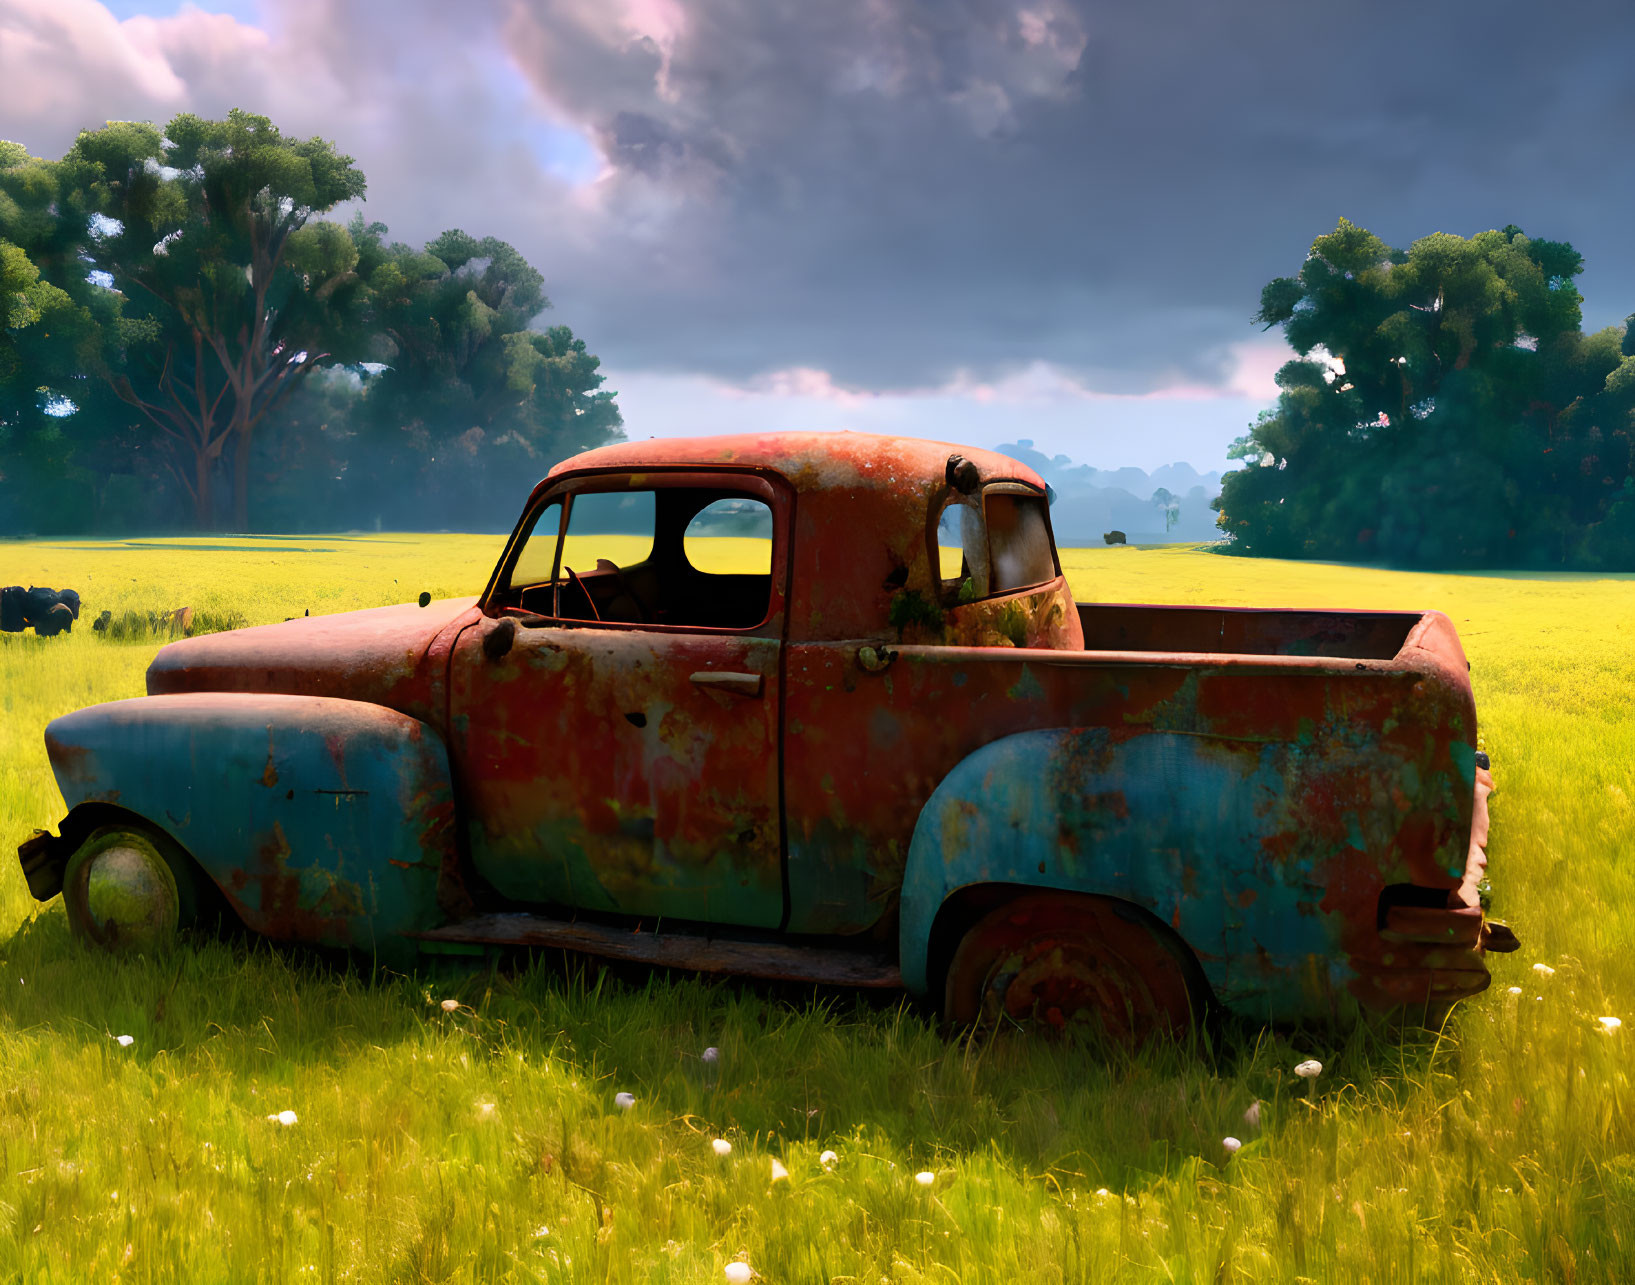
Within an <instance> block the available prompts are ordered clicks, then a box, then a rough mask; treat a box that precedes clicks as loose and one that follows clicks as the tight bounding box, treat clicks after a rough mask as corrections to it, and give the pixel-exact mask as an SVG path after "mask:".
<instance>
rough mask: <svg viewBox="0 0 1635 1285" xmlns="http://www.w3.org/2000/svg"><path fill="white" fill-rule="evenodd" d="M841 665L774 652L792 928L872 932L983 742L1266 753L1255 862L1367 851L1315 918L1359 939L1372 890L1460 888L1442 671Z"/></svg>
mask: <svg viewBox="0 0 1635 1285" xmlns="http://www.w3.org/2000/svg"><path fill="white" fill-rule="evenodd" d="M856 652H857V648H856V647H855V646H848V645H845V644H815V645H806V646H801V645H795V646H792V647H791V648H790V654H789V663H788V671H787V672H788V685H787V693H788V694H787V698H786V699H787V706H786V729H787V732H786V735H787V739H786V758H785V783H786V784H785V800H786V815H787V828H788V845H789V847H788V851H789V881H790V899H791V920H790V925H789V926H790V928H791V930H793V931H803V932H861V931H864V930H866V929H867V928H869V927H870V926H871V925H873V924H874V923H875V922H876V921H878V920H880V919H881V917H882V916H884V915H885V914H887V913H888V912H889V911H890V910H891V908H892V907H893V905H894V904H895V900H896V896H897V891H898V889H899V887H900V885H901V881H902V878H903V873H904V868H905V864H906V860H907V856H908V848H909V842H910V840H911V838H912V836H913V834H914V829H915V825H916V823H917V821H918V819H919V816H920V811H921V809H922V808H923V807H924V806H925V804H926V801H927V800H928V799H930V797H931V793H932V791H933V790H935V789H936V788H937V786H938V785H939V784H940V783H941V782H942V780H943V779H944V778H945V777H946V776H947V775H948V774H949V772H951V771H952V770H953V769H954V768H955V766H956V765H958V764H959V763H960V762H961V761H962V760H963V759H965V758H966V757H967V756H968V755H970V754H972V753H974V752H975V751H977V750H979V749H981V748H982V747H983V746H984V745H986V744H988V743H989V742H991V741H994V740H997V739H999V738H1001V737H1004V736H1009V735H1013V734H1015V733H1018V732H1026V731H1035V730H1042V729H1052V728H1058V729H1059V728H1066V729H1089V728H1105V729H1108V731H1109V733H1110V734H1111V735H1112V736H1113V737H1114V739H1115V740H1117V741H1124V740H1128V739H1130V738H1133V737H1137V736H1141V735H1144V734H1148V733H1162V734H1164V735H1165V736H1166V737H1169V738H1172V739H1173V738H1174V737H1193V738H1204V739H1206V740H1208V741H1211V742H1213V743H1215V744H1216V745H1218V746H1220V747H1229V746H1240V747H1241V750H1240V751H1234V752H1239V753H1242V754H1245V755H1249V756H1250V757H1251V758H1252V757H1253V756H1255V755H1258V754H1260V753H1261V752H1263V749H1264V750H1265V751H1268V752H1272V753H1275V754H1276V755H1277V756H1279V761H1280V762H1282V763H1285V764H1286V769H1285V770H1286V772H1287V773H1288V776H1289V780H1290V781H1291V782H1294V783H1296V784H1295V787H1294V792H1293V794H1292V796H1291V797H1293V798H1295V799H1297V800H1298V810H1297V811H1293V812H1291V813H1289V818H1290V820H1289V824H1288V825H1286V826H1278V827H1273V828H1271V829H1266V828H1264V827H1261V828H1260V829H1259V831H1258V833H1259V838H1258V840H1257V842H1258V843H1259V844H1260V845H1261V846H1262V848H1263V849H1264V851H1265V854H1266V857H1267V859H1278V858H1279V857H1281V856H1287V855H1288V854H1291V853H1296V852H1299V853H1305V852H1306V851H1307V847H1309V845H1310V843H1311V842H1313V841H1314V840H1313V839H1312V838H1311V836H1313V835H1317V834H1320V835H1322V836H1323V838H1322V842H1324V843H1329V844H1333V843H1340V842H1342V841H1344V842H1345V843H1346V845H1347V846H1351V847H1354V848H1355V849H1356V850H1357V851H1360V852H1366V853H1367V854H1368V861H1367V867H1368V871H1367V873H1366V874H1365V875H1358V876H1356V877H1355V878H1354V879H1352V880H1351V881H1349V882H1346V881H1342V882H1340V883H1332V882H1331V884H1330V887H1329V888H1328V890H1327V892H1326V893H1325V898H1326V901H1327V904H1328V908H1329V909H1330V910H1331V911H1332V912H1333V913H1338V914H1341V915H1343V916H1345V917H1347V918H1349V919H1355V920H1356V921H1357V922H1358V923H1363V922H1365V921H1366V922H1367V923H1368V924H1370V925H1371V924H1372V922H1373V914H1374V902H1375V901H1376V900H1377V897H1378V892H1379V889H1380V887H1381V886H1382V885H1384V884H1388V883H1396V882H1402V883H1414V884H1420V885H1425V886H1431V887H1453V886H1455V885H1456V884H1457V883H1458V880H1459V877H1460V875H1461V874H1462V872H1463V867H1464V863H1465V855H1466V847H1467V844H1468V838H1469V826H1470V815H1471V807H1472V790H1473V786H1474V773H1475V764H1474V743H1475V730H1476V729H1475V714H1474V708H1473V706H1472V704H1471V700H1470V691H1469V685H1468V681H1466V680H1465V676H1464V674H1463V673H1458V674H1454V673H1452V672H1451V670H1450V669H1449V668H1448V667H1445V666H1441V665H1439V664H1432V663H1430V662H1426V663H1424V664H1420V665H1417V666H1416V665H1414V664H1408V663H1404V662H1400V661H1398V662H1373V663H1369V662H1362V661H1336V660H1333V659H1323V658H1284V659H1280V658H1267V657H1242V658H1238V657H1227V656H1191V657H1187V656H1167V657H1154V656H1142V655H1137V654H1129V653H1124V654H1117V653H1099V654H1098V653H1078V654H1065V653H1059V652H1041V651H1020V650H1009V649H965V648H932V647H926V648H911V647H904V648H902V649H901V650H900V654H899V656H898V658H897V659H896V660H895V661H894V662H893V663H892V664H891V665H890V666H889V667H887V668H886V669H885V671H884V672H882V673H870V672H866V671H865V670H864V669H862V668H861V667H860V666H859V664H858V662H857V659H856ZM1461 668H1462V667H1461ZM1222 752H1224V749H1223V751H1222ZM1246 761H1247V760H1246ZM1303 845H1305V846H1303ZM1192 855H1193V856H1194V857H1196V858H1198V859H1202V858H1203V856H1204V854H1201V853H1200V854H1192ZM1302 859H1304V857H1302Z"/></svg>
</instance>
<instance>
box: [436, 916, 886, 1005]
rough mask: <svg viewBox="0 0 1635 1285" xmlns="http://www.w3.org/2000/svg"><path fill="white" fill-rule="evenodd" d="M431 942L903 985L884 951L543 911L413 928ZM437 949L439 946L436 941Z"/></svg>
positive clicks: (775, 977)
mask: <svg viewBox="0 0 1635 1285" xmlns="http://www.w3.org/2000/svg"><path fill="white" fill-rule="evenodd" d="M404 935H405V936H406V937H410V938H413V939H414V940H416V941H422V942H426V943H436V944H441V945H465V946H530V947H535V948H539V947H544V948H547V949H553V950H574V951H580V952H582V953H583V954H586V955H601V956H603V957H605V958H608V959H629V960H635V961H636V962H638V963H643V964H654V965H657V966H660V967H664V968H686V969H691V970H693V971H695V972H700V973H735V974H738V975H741V976H745V977H764V978H767V979H769V980H771V981H784V982H821V983H824V984H826V985H832V986H867V987H879V988H881V989H890V990H900V989H901V988H902V985H903V976H902V973H901V972H900V971H899V970H898V968H897V965H896V964H894V963H892V962H891V961H890V960H887V959H884V958H882V957H881V956H878V955H864V954H860V953H858V952H856V951H852V950H847V949H846V948H844V947H830V948H824V947H819V946H793V945H789V944H787V943H785V942H756V941H736V940H733V939H731V938H722V937H703V936H698V935H696V934H693V933H654V932H641V931H639V930H638V931H636V932H632V931H630V930H629V929H627V928H615V927H610V926H608V925H606V924H596V923H585V922H574V923H570V922H568V921H567V920H563V919H546V918H544V917H542V916H540V915H529V914H500V915H478V916H476V917H475V918H472V919H462V920H460V921H459V922H458V923H454V924H448V925H447V926H445V927H443V928H433V929H431V930H430V931H429V932H420V933H405V934H404ZM433 948H434V949H435V946H434V947H433Z"/></svg>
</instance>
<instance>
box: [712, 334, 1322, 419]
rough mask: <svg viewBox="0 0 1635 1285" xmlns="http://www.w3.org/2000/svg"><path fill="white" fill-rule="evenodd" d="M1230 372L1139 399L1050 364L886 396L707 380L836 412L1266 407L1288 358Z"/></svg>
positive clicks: (826, 382) (1253, 356)
mask: <svg viewBox="0 0 1635 1285" xmlns="http://www.w3.org/2000/svg"><path fill="white" fill-rule="evenodd" d="M1230 356H1231V360H1230V369H1229V373H1228V375H1227V377H1226V379H1225V380H1224V381H1223V382H1222V383H1220V384H1217V385H1207V384H1197V383H1173V384H1166V385H1162V386H1160V387H1158V388H1154V389H1151V390H1149V391H1147V392H1142V393H1109V392H1103V391H1101V390H1099V389H1096V388H1093V387H1091V386H1089V385H1088V384H1087V383H1085V382H1084V381H1083V380H1082V379H1080V378H1078V377H1077V376H1075V375H1073V374H1071V373H1069V372H1068V371H1065V370H1063V369H1062V368H1061V367H1059V366H1055V365H1052V364H1050V363H1049V362H1043V361H1036V362H1033V363H1031V364H1029V365H1028V366H1026V367H1024V368H1022V369H1021V370H1018V371H1014V372H1012V373H1010V374H1008V375H1005V376H1003V377H1001V378H998V379H976V378H974V377H972V376H971V375H969V374H967V373H965V372H961V373H959V374H957V375H955V376H954V377H953V378H952V379H950V380H948V381H947V382H946V383H944V384H942V385H939V386H933V387H925V388H908V389H901V390H894V391H892V392H871V391H869V390H865V389H859V388H852V387H848V386H846V385H844V384H840V383H837V382H836V381H835V379H834V376H833V375H832V374H830V372H829V371H827V370H822V369H819V368H817V367H811V366H792V367H788V368H786V369H783V370H778V371H773V372H771V373H770V374H766V375H762V376H760V377H758V378H756V379H751V380H747V381H744V382H742V383H729V382H726V381H722V380H715V381H712V386H713V387H714V388H715V389H716V391H717V392H718V393H719V394H720V395H721V396H723V397H730V398H746V397H778V398H809V399H811V400H813V401H818V402H827V403H832V404H835V405H838V406H856V405H860V404H862V403H865V402H868V401H871V400H877V399H882V398H889V399H903V400H915V399H926V398H960V399H964V400H966V401H971V402H975V403H977V404H979V405H998V404H1013V405H1024V406H1026V405H1034V406H1038V405H1060V404H1066V403H1072V402H1084V401H1105V402H1162V401H1219V400H1239V399H1243V400H1248V401H1252V402H1260V403H1266V404H1270V403H1271V402H1273V401H1275V400H1276V399H1277V394H1278V388H1277V384H1276V382H1275V381H1274V379H1273V376H1274V375H1275V374H1276V373H1277V371H1278V368H1279V367H1280V366H1282V365H1283V363H1284V362H1285V361H1288V360H1289V359H1290V358H1291V357H1293V356H1294V352H1293V350H1291V349H1290V348H1289V347H1288V345H1287V344H1284V343H1283V342H1282V341H1281V340H1279V341H1278V342H1276V343H1275V344H1274V343H1267V342H1264V341H1262V342H1249V343H1242V344H1234V345H1233V346H1232V348H1231V350H1230Z"/></svg>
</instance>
